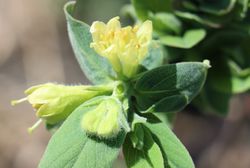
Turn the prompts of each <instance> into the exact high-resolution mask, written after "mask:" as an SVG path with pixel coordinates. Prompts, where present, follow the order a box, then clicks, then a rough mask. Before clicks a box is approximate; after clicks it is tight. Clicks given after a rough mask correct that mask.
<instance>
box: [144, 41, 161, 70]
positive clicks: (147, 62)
mask: <svg viewBox="0 0 250 168" xmlns="http://www.w3.org/2000/svg"><path fill="white" fill-rule="evenodd" d="M163 60H164V49H163V47H162V46H161V45H160V44H159V43H157V42H156V41H152V42H151V44H150V46H149V52H148V55H147V56H146V58H145V59H144V60H143V62H142V65H143V66H144V67H145V68H146V69H148V70H150V69H153V68H156V67H159V66H161V65H162V64H163Z"/></svg>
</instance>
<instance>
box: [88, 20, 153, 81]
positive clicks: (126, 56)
mask: <svg viewBox="0 0 250 168" xmlns="http://www.w3.org/2000/svg"><path fill="white" fill-rule="evenodd" d="M90 32H91V34H92V38H93V42H92V43H91V44H90V46H91V47H92V48H94V49H95V51H96V52H97V53H98V54H99V55H101V56H103V57H106V58H107V59H108V60H109V62H110V63H111V65H112V67H113V69H114V70H115V71H116V72H117V73H118V75H122V76H125V77H127V78H130V77H132V76H134V75H135V74H136V73H137V70H138V66H139V64H140V63H141V62H142V61H143V59H144V58H145V56H146V55H147V53H148V46H149V43H150V41H151V39H152V22H151V21H149V20H148V21H145V22H144V23H143V24H142V25H140V26H138V25H136V26H135V27H131V26H127V27H123V28H122V27H121V24H120V22H119V17H115V18H113V19H111V20H110V21H109V22H108V23H107V24H105V23H103V22H98V21H96V22H94V23H93V24H92V26H91V28H90Z"/></svg>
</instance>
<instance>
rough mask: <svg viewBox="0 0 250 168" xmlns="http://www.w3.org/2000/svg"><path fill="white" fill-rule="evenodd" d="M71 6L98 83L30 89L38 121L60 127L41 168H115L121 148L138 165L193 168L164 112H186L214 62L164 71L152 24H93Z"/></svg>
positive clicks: (73, 26)
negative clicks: (77, 17) (164, 119)
mask: <svg viewBox="0 0 250 168" xmlns="http://www.w3.org/2000/svg"><path fill="white" fill-rule="evenodd" d="M74 8H75V2H68V3H67V4H66V5H65V8H64V10H65V15H66V18H67V24H68V33H69V37H70V41H71V44H72V47H73V50H74V53H75V56H76V58H77V60H78V62H79V64H80V66H81V68H82V70H83V71H84V72H85V75H86V76H87V78H88V79H89V80H90V81H91V82H92V83H93V85H78V86H65V85H59V84H54V83H47V84H42V85H38V86H33V87H31V88H29V89H28V90H26V91H25V94H26V95H27V97H26V98H24V99H20V100H16V101H13V102H12V103H13V104H17V103H20V102H23V101H28V102H29V103H30V104H31V105H32V106H33V107H34V108H35V109H36V110H37V112H36V115H37V117H38V118H39V121H38V123H36V124H35V125H34V126H33V127H31V128H30V129H29V130H30V131H33V129H34V128H35V127H36V126H37V125H38V124H39V123H45V125H46V126H47V129H48V130H50V129H53V128H56V129H55V133H54V134H53V136H52V138H51V140H50V141H49V144H48V147H47V149H46V151H45V153H44V155H43V157H42V159H41V161H40V163H39V167H40V168H48V167H49V168H63V167H68V168H71V167H72V168H73V167H74V168H110V167H112V165H113V161H114V160H115V159H116V158H117V156H118V154H119V152H120V150H121V149H122V151H123V155H124V157H125V161H126V164H127V166H128V167H129V168H130V167H133V168H142V167H145V168H193V167H194V164H193V161H192V159H191V157H190V155H189V153H188V151H187V150H186V148H185V147H184V146H183V144H182V143H181V142H180V140H179V139H178V138H177V137H176V136H175V134H174V133H173V132H172V131H171V129H170V128H169V127H168V125H167V124H166V122H164V121H163V119H162V118H161V117H159V116H158V114H159V113H173V112H177V111H180V110H181V109H183V108H184V107H185V106H186V105H187V104H188V103H190V101H191V100H192V99H193V98H194V97H195V96H196V95H197V94H198V92H199V91H200V90H201V88H202V86H203V84H204V82H205V79H206V75H207V70H208V68H209V67H210V65H209V61H207V60H205V61H203V62H182V63H176V64H168V65H163V66H162V57H163V55H162V54H163V53H162V52H161V49H160V47H159V44H157V43H156V42H155V41H153V40H152V31H153V30H152V22H151V21H149V20H146V21H145V22H143V23H142V24H140V25H136V26H134V27H131V26H127V27H121V24H120V22H119V17H114V18H113V19H111V20H110V21H109V22H108V23H107V24H105V23H103V22H99V21H96V22H94V23H93V24H92V25H91V26H88V25H87V24H85V23H84V22H82V21H80V20H77V19H75V18H74V17H73V15H72V14H73V12H74Z"/></svg>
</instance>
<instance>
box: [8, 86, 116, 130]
mask: <svg viewBox="0 0 250 168" xmlns="http://www.w3.org/2000/svg"><path fill="white" fill-rule="evenodd" d="M111 93H112V89H111V88H109V87H108V86H107V87H106V88H105V87H104V86H100V87H98V86H84V85H79V86H65V85H57V84H53V83H47V84H43V85H37V86H33V87H31V88H29V89H27V90H26V91H25V94H26V95H27V97H26V98H24V99H20V100H16V101H12V104H13V105H15V104H18V103H21V102H23V101H26V100H27V101H28V102H29V103H30V104H31V105H32V106H33V107H34V108H35V109H36V110H37V113H36V115H37V117H39V118H41V119H43V120H45V121H46V123H48V124H52V125H53V124H56V123H58V122H61V121H63V120H65V119H66V118H67V117H68V116H69V115H70V114H71V113H72V112H73V111H74V110H75V108H77V107H78V106H79V105H81V104H82V103H83V102H85V101H87V100H89V99H91V98H93V97H95V96H98V95H103V94H111Z"/></svg>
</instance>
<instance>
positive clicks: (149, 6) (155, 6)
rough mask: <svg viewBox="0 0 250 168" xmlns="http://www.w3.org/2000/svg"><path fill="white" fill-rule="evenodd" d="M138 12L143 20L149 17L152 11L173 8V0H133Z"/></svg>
mask: <svg viewBox="0 0 250 168" xmlns="http://www.w3.org/2000/svg"><path fill="white" fill-rule="evenodd" d="M132 4H133V6H134V8H135V11H136V14H137V16H138V17H139V19H141V20H143V21H144V20H146V19H148V14H149V13H150V12H152V13H156V12H167V11H171V10H172V0H154V1H152V0H132Z"/></svg>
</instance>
